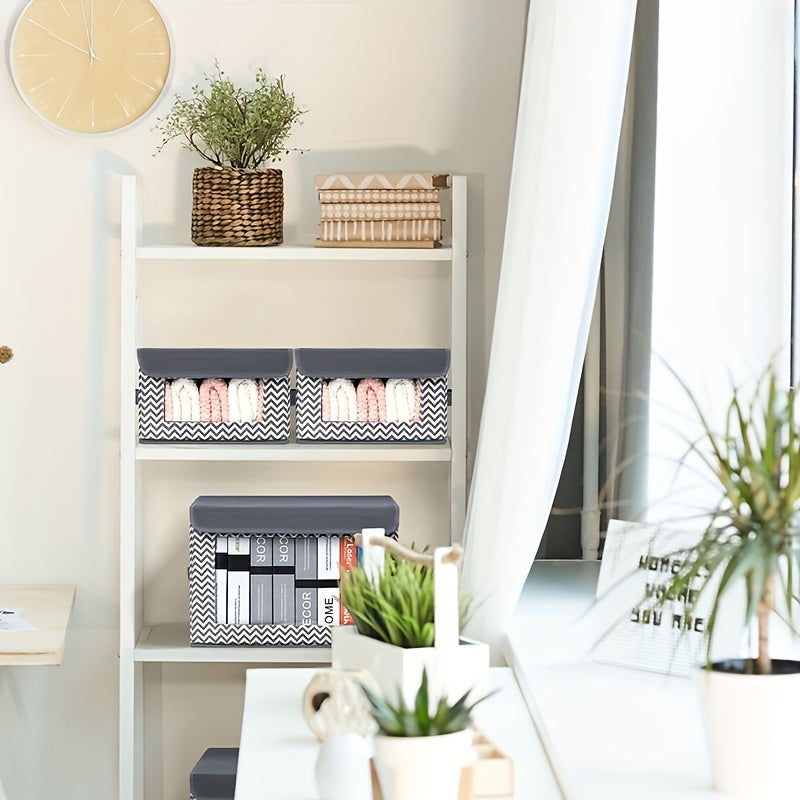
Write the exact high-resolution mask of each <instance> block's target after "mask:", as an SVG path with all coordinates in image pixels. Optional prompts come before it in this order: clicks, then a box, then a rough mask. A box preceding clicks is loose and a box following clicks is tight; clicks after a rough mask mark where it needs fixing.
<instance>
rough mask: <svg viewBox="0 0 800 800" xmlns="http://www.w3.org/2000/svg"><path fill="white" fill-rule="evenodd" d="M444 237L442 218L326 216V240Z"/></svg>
mask: <svg viewBox="0 0 800 800" xmlns="http://www.w3.org/2000/svg"><path fill="white" fill-rule="evenodd" d="M441 238H442V221H441V220H438V219H422V220H417V219H413V220H323V221H322V222H321V223H320V239H321V240H322V241H323V242H347V241H360V242H414V241H430V242H435V241H438V240H439V239H441Z"/></svg>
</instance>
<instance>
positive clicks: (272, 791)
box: [235, 668, 562, 800]
mask: <svg viewBox="0 0 800 800" xmlns="http://www.w3.org/2000/svg"><path fill="white" fill-rule="evenodd" d="M315 672H316V670H315V669H286V668H263V669H248V670H247V684H246V689H245V701H244V713H243V717H242V734H241V740H240V744H239V769H238V773H237V777H236V796H235V800H315V798H317V797H318V794H317V789H316V784H315V779H314V765H315V763H316V758H317V753H318V751H319V744H318V743H317V741H316V739H314V737H313V734H312V733H311V731H310V730H309V729H308V727H307V726H306V723H305V720H304V719H303V716H302V712H301V709H300V698H301V697H302V695H303V692H304V691H305V688H306V686H307V685H308V682H309V681H310V680H311V677H312V675H314V673H315ZM489 684H490V687H498V688H499V691H498V692H497V694H495V695H493V696H492V697H490V698H489V699H488V700H486V701H485V702H483V703H481V704H480V705H479V706H478V707H477V708H476V709H475V712H474V717H475V723H476V725H477V727H478V728H479V729H480V730H481V731H482V732H483V733H485V734H486V736H487V737H488V738H489V739H490V740H491V741H492V743H493V744H494V745H495V746H496V747H498V748H499V749H500V750H501V751H502V752H504V753H505V754H507V755H508V756H509V757H510V758H511V759H512V760H513V761H514V773H515V780H514V784H515V790H516V792H515V794H514V795H513V796H512V797H513V798H516V800H530V798H532V797H536V798H537V800H562V794H561V793H560V791H559V790H558V787H557V784H556V782H555V780H554V778H553V774H552V771H551V769H550V765H549V763H548V761H547V758H546V756H545V754H544V750H543V749H542V745H541V742H540V741H539V738H538V735H537V733H536V729H535V727H534V725H533V722H532V721H531V718H530V716H529V714H528V712H527V708H526V706H525V704H524V701H523V699H522V695H521V694H520V691H519V687H518V686H517V683H516V680H515V678H514V675H513V673H512V672H511V670H510V669H507V668H495V669H492V670H491V674H490V679H489ZM497 800H501V798H497Z"/></svg>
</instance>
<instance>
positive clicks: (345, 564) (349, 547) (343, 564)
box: [339, 536, 358, 625]
mask: <svg viewBox="0 0 800 800" xmlns="http://www.w3.org/2000/svg"><path fill="white" fill-rule="evenodd" d="M357 563H358V548H357V547H356V542H355V539H354V538H353V537H352V536H342V538H341V539H340V541H339V572H340V574H341V573H342V572H344V571H345V570H348V569H351V568H352V567H354V566H356V564H357ZM355 622H356V621H355V620H354V619H353V615H352V614H351V613H350V612H349V611H348V610H347V609H346V608H345V607H344V606H343V605H342V604H341V603H339V624H340V625H355Z"/></svg>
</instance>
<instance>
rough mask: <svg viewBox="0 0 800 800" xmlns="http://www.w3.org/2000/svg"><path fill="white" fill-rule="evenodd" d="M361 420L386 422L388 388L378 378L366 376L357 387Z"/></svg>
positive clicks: (357, 403) (359, 419) (357, 401)
mask: <svg viewBox="0 0 800 800" xmlns="http://www.w3.org/2000/svg"><path fill="white" fill-rule="evenodd" d="M356 405H357V407H358V421H359V422H386V388H385V387H384V385H383V381H382V380H380V379H378V378H364V379H363V380H361V381H359V382H358V386H357V387H356Z"/></svg>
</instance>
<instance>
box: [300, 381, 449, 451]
mask: <svg viewBox="0 0 800 800" xmlns="http://www.w3.org/2000/svg"><path fill="white" fill-rule="evenodd" d="M420 391H421V394H420V419H419V420H418V421H417V422H329V421H326V420H323V419H322V378H315V377H310V376H308V375H304V374H303V373H301V372H300V371H299V370H298V372H297V441H298V442H303V441H306V442H316V441H332V442H391V443H404V442H405V443H408V442H430V443H439V442H445V441H447V378H446V377H445V376H442V377H438V378H422V379H421V380H420Z"/></svg>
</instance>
